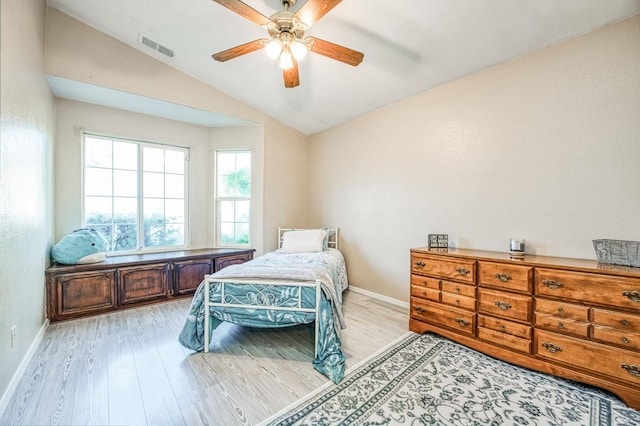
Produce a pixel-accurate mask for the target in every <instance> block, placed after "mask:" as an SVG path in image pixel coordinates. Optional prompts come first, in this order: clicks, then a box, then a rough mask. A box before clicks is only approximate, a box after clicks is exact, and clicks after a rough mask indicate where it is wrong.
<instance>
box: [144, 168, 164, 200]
mask: <svg viewBox="0 0 640 426" xmlns="http://www.w3.org/2000/svg"><path fill="white" fill-rule="evenodd" d="M143 179H144V182H143V186H144V190H143V193H144V196H145V197H164V174H162V173H146V172H145V173H144V174H143Z"/></svg>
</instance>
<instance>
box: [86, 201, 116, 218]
mask: <svg viewBox="0 0 640 426" xmlns="http://www.w3.org/2000/svg"><path fill="white" fill-rule="evenodd" d="M112 215H113V211H112V205H111V197H85V199H84V221H85V223H87V224H88V223H91V224H95V223H111V222H112Z"/></svg>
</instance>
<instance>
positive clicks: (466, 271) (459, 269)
mask: <svg viewBox="0 0 640 426" xmlns="http://www.w3.org/2000/svg"><path fill="white" fill-rule="evenodd" d="M456 271H457V272H458V273H459V274H460V275H463V276H466V275H467V274H468V273H469V272H471V271H470V270H468V269H466V268H463V267H461V266H458V267H457V268H456Z"/></svg>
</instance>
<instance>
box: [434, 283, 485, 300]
mask: <svg viewBox="0 0 640 426" xmlns="http://www.w3.org/2000/svg"><path fill="white" fill-rule="evenodd" d="M440 282H441V284H440V289H442V291H445V292H447V293H452V294H457V295H460V296H466V297H473V298H475V297H476V287H475V286H473V285H466V284H460V283H454V282H452V281H444V280H440Z"/></svg>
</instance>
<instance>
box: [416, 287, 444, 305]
mask: <svg viewBox="0 0 640 426" xmlns="http://www.w3.org/2000/svg"><path fill="white" fill-rule="evenodd" d="M411 296H413V297H420V298H422V299H427V300H433V301H434V302H439V301H440V290H434V289H432V288H426V287H420V286H417V285H412V286H411Z"/></svg>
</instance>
